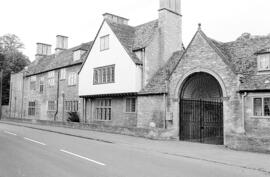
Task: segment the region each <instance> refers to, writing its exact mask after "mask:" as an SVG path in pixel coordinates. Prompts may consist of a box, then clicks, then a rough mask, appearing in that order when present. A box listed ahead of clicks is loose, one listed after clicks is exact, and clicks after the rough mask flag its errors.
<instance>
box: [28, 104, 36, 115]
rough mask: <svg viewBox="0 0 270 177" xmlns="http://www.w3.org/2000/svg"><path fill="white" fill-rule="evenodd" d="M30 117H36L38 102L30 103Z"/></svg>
mask: <svg viewBox="0 0 270 177" xmlns="http://www.w3.org/2000/svg"><path fill="white" fill-rule="evenodd" d="M28 115H29V116H35V115H36V102H34V101H30V102H29V103H28Z"/></svg>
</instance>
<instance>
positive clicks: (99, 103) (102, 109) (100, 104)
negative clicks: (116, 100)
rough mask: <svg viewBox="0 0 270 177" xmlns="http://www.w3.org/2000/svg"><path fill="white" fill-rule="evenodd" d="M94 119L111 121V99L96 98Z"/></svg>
mask: <svg viewBox="0 0 270 177" xmlns="http://www.w3.org/2000/svg"><path fill="white" fill-rule="evenodd" d="M104 103H105V104H104ZM108 103H109V104H108ZM103 113H105V114H103ZM103 115H105V117H103ZM107 116H108V118H107ZM94 121H100V122H108V121H112V99H110V98H106V99H104V98H100V99H97V100H96V106H95V116H94Z"/></svg>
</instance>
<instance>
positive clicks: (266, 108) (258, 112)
mask: <svg viewBox="0 0 270 177" xmlns="http://www.w3.org/2000/svg"><path fill="white" fill-rule="evenodd" d="M253 115H254V116H259V117H264V116H265V117H268V116H270V97H263V98H254V99H253Z"/></svg>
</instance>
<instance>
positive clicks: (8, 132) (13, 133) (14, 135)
mask: <svg viewBox="0 0 270 177" xmlns="http://www.w3.org/2000/svg"><path fill="white" fill-rule="evenodd" d="M4 133H6V134H10V135H14V136H17V135H16V134H15V133H11V132H8V131H4Z"/></svg>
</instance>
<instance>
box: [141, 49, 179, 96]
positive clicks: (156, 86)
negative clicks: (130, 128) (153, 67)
mask: <svg viewBox="0 0 270 177" xmlns="http://www.w3.org/2000/svg"><path fill="white" fill-rule="evenodd" d="M183 53H184V51H183V50H182V51H177V52H174V53H173V55H172V57H171V58H170V59H169V60H168V61H167V62H166V64H165V65H164V66H163V67H162V68H160V69H159V70H158V71H157V72H156V74H155V75H154V76H153V77H152V78H151V79H150V81H149V82H148V84H147V85H146V86H145V87H144V88H143V89H142V90H141V91H140V92H139V95H148V94H162V93H166V92H167V89H166V81H167V80H168V79H169V77H170V76H171V74H172V72H173V71H174V69H175V66H176V65H177V64H178V63H179V61H180V60H181V58H182V55H183Z"/></svg>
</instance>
